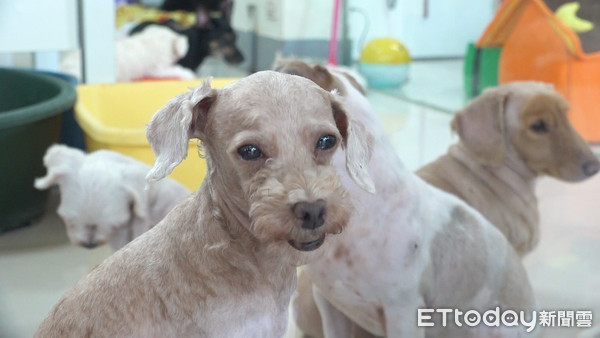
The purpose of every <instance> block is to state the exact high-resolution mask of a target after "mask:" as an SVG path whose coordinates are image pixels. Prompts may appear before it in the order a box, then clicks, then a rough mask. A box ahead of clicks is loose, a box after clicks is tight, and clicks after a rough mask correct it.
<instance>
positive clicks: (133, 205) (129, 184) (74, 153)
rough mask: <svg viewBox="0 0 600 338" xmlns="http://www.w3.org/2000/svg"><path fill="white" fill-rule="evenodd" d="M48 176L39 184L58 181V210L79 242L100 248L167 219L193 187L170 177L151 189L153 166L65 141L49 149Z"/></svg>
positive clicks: (118, 245)
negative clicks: (149, 177) (148, 179)
mask: <svg viewBox="0 0 600 338" xmlns="http://www.w3.org/2000/svg"><path fill="white" fill-rule="evenodd" d="M44 165H45V166H46V168H47V169H48V173H47V174H46V176H45V177H42V178H38V179H36V180H35V184H34V185H35V187H36V188H37V189H48V188H49V187H51V186H52V185H55V184H57V185H58V186H59V189H60V194H61V201H60V205H59V207H58V211H57V212H58V214H59V215H60V217H61V218H62V219H63V221H64V222H65V224H66V226H67V234H68V236H69V239H70V240H71V242H72V243H73V244H76V245H81V246H83V247H86V248H94V247H96V246H98V245H102V244H104V243H107V242H108V243H110V246H111V248H112V249H113V251H117V250H118V249H120V248H121V247H123V246H125V244H127V243H129V242H130V241H131V240H133V239H134V238H135V237H137V236H139V235H140V234H142V233H143V232H145V231H147V230H148V229H150V228H151V227H153V226H154V225H155V224H157V223H158V222H159V221H161V220H162V219H163V218H164V217H165V216H166V215H167V213H169V211H171V209H172V208H173V207H174V206H175V205H176V204H178V203H179V202H180V201H182V200H183V199H185V198H186V197H187V196H188V195H189V194H190V191H189V190H188V189H187V188H185V187H184V186H183V185H181V184H179V183H178V182H176V181H175V180H172V179H166V180H163V181H161V182H158V183H156V184H154V185H153V186H152V187H151V188H150V189H148V190H146V189H145V185H146V181H145V177H146V174H147V173H148V171H149V170H150V168H151V167H150V166H149V165H146V164H144V163H142V162H139V161H137V160H135V159H133V158H130V157H127V156H125V155H122V154H119V153H117V152H113V151H109V150H98V151H95V152H93V153H90V154H86V153H84V152H83V151H81V150H78V149H74V148H69V147H67V146H63V145H53V146H51V147H50V148H48V150H47V151H46V155H45V156H44Z"/></svg>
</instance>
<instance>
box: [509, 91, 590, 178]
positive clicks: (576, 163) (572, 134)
mask: <svg viewBox="0 0 600 338" xmlns="http://www.w3.org/2000/svg"><path fill="white" fill-rule="evenodd" d="M517 109H519V114H518V116H519V118H518V119H517V121H516V122H517V123H515V125H516V126H515V128H510V129H511V133H510V134H511V135H510V137H511V140H512V144H513V145H514V146H515V149H516V150H517V152H518V153H519V154H520V156H521V158H523V160H524V161H525V163H526V164H527V166H528V167H529V168H531V169H532V170H533V171H535V172H536V173H540V174H545V175H550V176H552V177H555V178H558V179H562V180H565V181H572V182H574V181H581V180H584V179H587V178H589V177H591V176H593V175H594V174H595V173H596V172H597V171H598V169H600V163H599V162H598V159H597V158H596V157H595V156H594V155H593V153H592V152H591V150H590V147H589V146H588V144H587V143H586V142H585V141H584V140H583V139H582V138H581V136H580V135H579V134H578V133H577V132H576V131H575V129H574V128H573V126H572V125H571V123H570V122H569V120H568V119H567V110H568V104H567V102H566V101H565V100H564V99H563V98H562V97H560V96H558V95H555V94H546V93H544V94H538V95H533V96H530V97H528V98H527V99H526V102H525V103H524V104H523V106H522V107H521V108H517ZM509 125H510V122H509Z"/></svg>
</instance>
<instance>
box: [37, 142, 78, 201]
mask: <svg viewBox="0 0 600 338" xmlns="http://www.w3.org/2000/svg"><path fill="white" fill-rule="evenodd" d="M84 157H85V153H84V152H83V151H81V150H79V149H75V148H69V147H67V146H64V145H58V144H55V145H52V146H50V148H48V150H46V154H45V155H44V165H45V166H46V169H47V170H48V172H47V173H46V176H44V177H40V178H37V179H36V180H35V182H34V183H33V186H34V187H35V188H36V189H39V190H44V189H48V188H49V187H51V186H53V185H55V184H59V183H60V181H61V180H62V179H64V177H65V176H66V175H68V174H69V173H71V172H73V171H75V170H77V168H79V166H80V165H81V162H82V161H83V158H84Z"/></svg>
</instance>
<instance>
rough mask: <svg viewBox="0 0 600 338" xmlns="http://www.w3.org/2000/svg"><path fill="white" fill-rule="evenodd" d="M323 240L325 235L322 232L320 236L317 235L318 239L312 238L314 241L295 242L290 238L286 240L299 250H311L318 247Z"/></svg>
mask: <svg viewBox="0 0 600 338" xmlns="http://www.w3.org/2000/svg"><path fill="white" fill-rule="evenodd" d="M323 242H325V235H324V234H323V235H322V236H321V237H319V238H318V239H316V240H314V241H310V242H300V243H298V242H296V241H294V240H293V239H290V240H289V241H288V243H289V244H290V245H291V246H292V247H293V248H294V249H296V250H299V251H313V250H316V249H318V248H319V247H320V246H321V245H322V244H323Z"/></svg>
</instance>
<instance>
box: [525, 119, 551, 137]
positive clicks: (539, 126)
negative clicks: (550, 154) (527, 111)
mask: <svg viewBox="0 0 600 338" xmlns="http://www.w3.org/2000/svg"><path fill="white" fill-rule="evenodd" d="M529 129H531V130H533V131H534V132H536V133H539V134H543V133H547V132H548V126H546V123H545V122H544V121H542V120H537V121H535V122H534V123H533V124H531V125H530V126H529Z"/></svg>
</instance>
